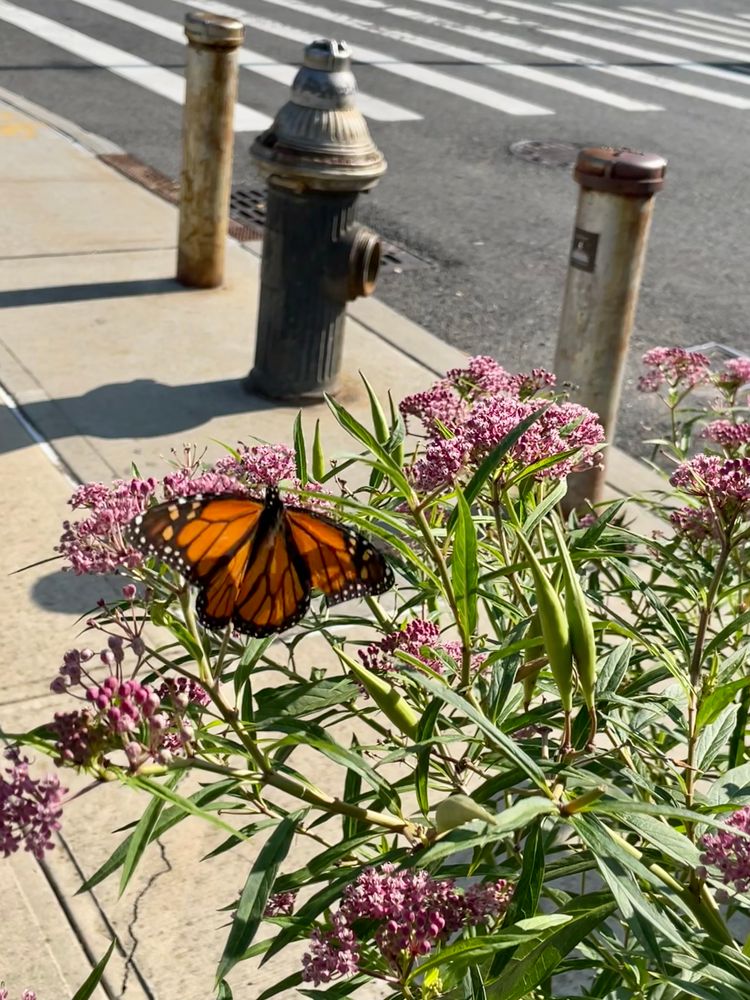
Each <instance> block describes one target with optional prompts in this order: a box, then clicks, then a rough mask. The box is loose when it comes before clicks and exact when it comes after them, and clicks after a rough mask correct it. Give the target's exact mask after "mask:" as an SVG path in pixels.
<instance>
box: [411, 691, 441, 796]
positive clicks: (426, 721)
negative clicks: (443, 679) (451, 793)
mask: <svg viewBox="0 0 750 1000" xmlns="http://www.w3.org/2000/svg"><path fill="white" fill-rule="evenodd" d="M441 708H442V702H441V701H440V700H439V699H438V698H433V699H432V701H431V702H430V704H429V705H428V706H427V708H426V709H425V710H424V712H423V713H422V718H421V719H420V721H419V727H418V729H417V739H416V742H417V743H427V741H428V740H429V739H430V737H431V736H432V733H433V731H434V729H435V723H436V722H437V720H438V716H439V715H440V710H441ZM431 753H432V747H431V746H430V744H429V743H428V744H427V746H424V747H421V748H420V749H419V750H418V751H417V764H416V767H415V768H414V789H415V791H416V793H417V804H418V806H419V808H420V810H421V811H422V815H423V816H426V815H427V813H428V812H429V811H430V797H429V789H428V785H429V781H428V779H429V775H430V755H431Z"/></svg>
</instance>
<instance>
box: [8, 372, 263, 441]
mask: <svg viewBox="0 0 750 1000" xmlns="http://www.w3.org/2000/svg"><path fill="white" fill-rule="evenodd" d="M248 361H249V359H248ZM276 405H278V404H275V403H274V402H273V401H272V400H268V399H262V398H261V397H260V396H254V395H251V394H250V393H248V392H246V391H245V390H244V388H243V386H242V383H241V380H240V379H239V378H237V379H224V380H222V381H220V382H195V383H191V384H188V385H164V384H163V383H162V382H156V381H154V380H153V379H135V380H134V381H132V382H113V383H111V384H110V385H102V386H98V387H97V388H96V389H92V390H91V391H90V392H85V393H83V394H82V395H80V396H68V397H66V398H63V399H49V400H40V401H38V402H29V403H24V404H23V405H21V406H20V407H19V409H20V410H21V412H22V413H23V415H24V416H25V417H26V419H27V420H28V421H29V422H30V423H31V424H32V425H33V426H34V427H35V428H36V430H37V431H38V432H39V433H40V435H41V436H42V437H43V438H45V439H46V440H47V441H51V442H54V441H57V440H60V439H62V438H68V437H77V436H79V435H82V436H91V437H95V438H96V437H98V438H110V439H115V440H116V439H118V438H150V437H160V436H162V435H168V434H176V433H184V432H187V431H192V430H194V429H195V428H198V427H202V426H203V425H205V424H206V423H208V422H209V421H210V420H212V419H213V418H214V417H226V416H232V415H235V414H247V415H248V424H247V430H246V432H245V433H246V436H247V438H250V437H252V435H253V433H254V427H253V421H252V414H254V413H258V412H261V411H263V410H269V409H273V408H274V406H276ZM230 443H231V444H234V443H236V442H234V441H233V442H230ZM26 444H28V439H26V438H25V436H23V435H14V434H11V435H8V436H7V437H6V436H3V439H1V440H0V453H4V452H10V451H15V450H16V449H17V448H19V447H23V446H25V445H26Z"/></svg>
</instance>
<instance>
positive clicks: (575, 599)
mask: <svg viewBox="0 0 750 1000" xmlns="http://www.w3.org/2000/svg"><path fill="white" fill-rule="evenodd" d="M552 527H553V530H554V532H555V539H556V540H557V547H558V549H559V553H560V566H561V567H562V573H563V580H564V583H565V613H566V614H567V616H568V628H569V629H570V645H571V649H572V651H573V659H574V660H575V662H576V669H577V670H578V681H579V683H580V685H581V694H582V695H583V700H584V702H585V703H586V707H587V708H588V710H589V712H590V713H591V712H593V711H594V708H595V705H594V700H595V689H596V639H595V638H594V626H593V623H592V621H591V615H590V614H589V609H588V608H587V607H586V598H585V596H584V593H583V587H582V586H581V581H580V580H579V578H578V574H577V573H576V571H575V567H574V566H573V560H572V559H571V558H570V552H569V551H568V547H567V545H566V544H565V539H564V537H563V533H562V531H561V529H560V525H559V524H558V523H557V521H556V520H555V521H553V523H552Z"/></svg>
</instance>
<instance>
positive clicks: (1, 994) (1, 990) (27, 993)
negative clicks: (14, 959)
mask: <svg viewBox="0 0 750 1000" xmlns="http://www.w3.org/2000/svg"><path fill="white" fill-rule="evenodd" d="M9 996H10V994H9V993H8V991H7V990H6V989H5V987H4V986H3V985H2V983H0V1000H8V997H9ZM21 1000H36V993H35V992H34V991H33V990H24V991H23V993H22V994H21Z"/></svg>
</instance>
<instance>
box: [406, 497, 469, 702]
mask: <svg viewBox="0 0 750 1000" xmlns="http://www.w3.org/2000/svg"><path fill="white" fill-rule="evenodd" d="M412 514H413V516H414V519H415V520H416V522H417V525H418V526H419V530H420V531H421V532H422V537H423V538H424V541H425V545H426V546H427V549H428V550H429V553H430V555H431V556H432V558H433V559H434V560H435V565H436V566H437V569H438V573H439V575H440V579H441V581H442V584H443V589H444V591H445V597H446V600H447V601H448V606H449V607H450V609H451V613H452V615H453V620H454V621H455V623H456V625H457V626H458V630H459V633H460V635H461V688H462V690H466V691H468V690H469V689H470V687H471V636H470V635H467V633H466V628H465V625H464V623H463V622H462V621H461V615H460V614H459V611H458V605H457V604H456V595H455V593H454V590H453V584H452V582H451V575H450V572H449V570H448V564H447V563H446V561H445V557H444V555H443V553H442V552H441V550H440V546H439V545H438V544H437V543H436V542H435V538H434V537H433V534H432V531H431V530H430V526H429V524H428V523H427V518H426V517H425V515H424V511H423V510H420V509H419V508H418V507H416V506H413V507H412Z"/></svg>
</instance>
